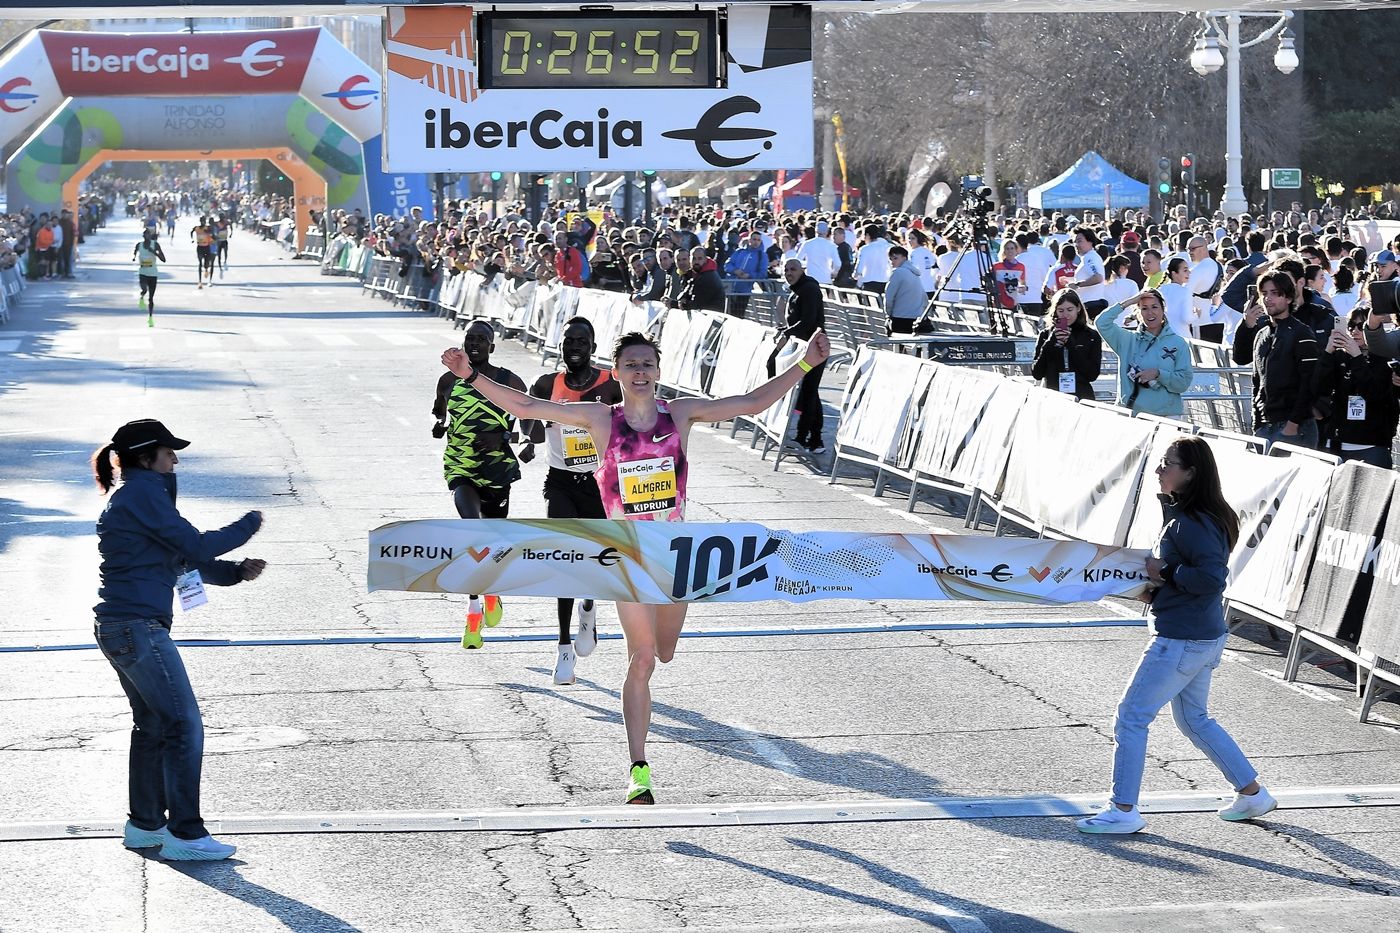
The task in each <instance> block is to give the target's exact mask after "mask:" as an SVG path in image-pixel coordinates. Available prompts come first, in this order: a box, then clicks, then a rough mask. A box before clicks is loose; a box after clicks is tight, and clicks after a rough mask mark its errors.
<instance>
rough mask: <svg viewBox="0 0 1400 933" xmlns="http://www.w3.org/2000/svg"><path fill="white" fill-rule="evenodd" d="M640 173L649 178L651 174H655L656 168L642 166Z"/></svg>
mask: <svg viewBox="0 0 1400 933" xmlns="http://www.w3.org/2000/svg"><path fill="white" fill-rule="evenodd" d="M642 174H643V175H645V176H646V177H648V178H651V177H652V176H653V175H655V174H656V169H654V168H644V169H642Z"/></svg>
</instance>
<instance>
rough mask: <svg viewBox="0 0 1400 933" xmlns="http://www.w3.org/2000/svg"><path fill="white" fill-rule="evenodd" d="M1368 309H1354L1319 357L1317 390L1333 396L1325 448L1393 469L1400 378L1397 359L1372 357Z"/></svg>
mask: <svg viewBox="0 0 1400 933" xmlns="http://www.w3.org/2000/svg"><path fill="white" fill-rule="evenodd" d="M1367 313H1368V312H1367V311H1366V309H1364V308H1361V309H1358V310H1354V311H1352V312H1351V314H1350V315H1348V316H1347V319H1346V323H1345V325H1344V327H1343V328H1339V329H1336V330H1333V331H1332V333H1331V336H1330V338H1329V339H1328V342H1327V352H1325V353H1323V354H1321V355H1320V356H1319V358H1318V361H1317V388H1318V394H1319V395H1324V396H1330V397H1331V399H1332V417H1331V418H1330V419H1328V421H1327V425H1326V434H1325V437H1324V438H1323V440H1324V441H1325V447H1326V449H1327V450H1328V451H1329V452H1331V453H1333V454H1336V455H1337V456H1339V457H1341V458H1342V459H1343V460H1358V461H1360V462H1362V463H1369V464H1371V465H1372V466H1377V467H1380V468H1381V469H1383V470H1389V469H1392V468H1393V467H1394V463H1393V459H1392V457H1391V453H1390V448H1391V444H1392V443H1393V442H1394V440H1395V428H1396V424H1397V423H1400V378H1397V373H1396V372H1394V371H1393V367H1400V363H1397V361H1395V360H1385V359H1382V358H1381V357H1378V356H1373V355H1372V354H1370V353H1369V352H1367V350H1366V341H1365V339H1364V338H1363V336H1362V333H1363V330H1364V329H1365V326H1366V316H1367Z"/></svg>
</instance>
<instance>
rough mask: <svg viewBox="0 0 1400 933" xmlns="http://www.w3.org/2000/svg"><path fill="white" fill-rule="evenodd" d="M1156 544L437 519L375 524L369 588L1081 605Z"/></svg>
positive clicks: (1132, 587) (1134, 588)
mask: <svg viewBox="0 0 1400 933" xmlns="http://www.w3.org/2000/svg"><path fill="white" fill-rule="evenodd" d="M1145 557H1146V555H1145V553H1144V552H1142V551H1133V550H1127V549H1122V548H1110V547H1101V546H1097V545H1093V544H1086V543H1083V542H1079V541H1047V540H1041V539H1030V538H1027V539H1017V538H988V537H982V536H971V535H968V536H963V535H919V534H860V533H856V532H806V533H799V532H791V531H781V530H775V529H769V528H766V527H764V526H762V525H754V524H747V523H724V524H701V523H688V522H629V521H608V520H598V519H539V520H529V521H527V520H521V521H515V520H508V519H471V520H464V519H433V520H427V521H413V522H395V523H393V524H390V525H384V526H383V527H380V528H376V529H375V530H373V531H371V532H370V535H369V589H370V590H404V591H410V592H416V593H498V594H501V595H515V596H574V597H589V598H593V599H607V600H614V601H620V602H639V603H658V604H660V603H676V602H695V601H700V600H709V601H713V602H756V601H759V600H765V599H780V600H784V601H787V602H807V601H809V600H815V599H918V600H938V601H942V600H984V601H985V600H991V601H1013V602H1032V603H1070V602H1083V601H1093V600H1098V599H1102V598H1104V597H1106V596H1135V595H1137V594H1138V593H1140V592H1142V591H1143V590H1144V588H1145V585H1146V565H1145Z"/></svg>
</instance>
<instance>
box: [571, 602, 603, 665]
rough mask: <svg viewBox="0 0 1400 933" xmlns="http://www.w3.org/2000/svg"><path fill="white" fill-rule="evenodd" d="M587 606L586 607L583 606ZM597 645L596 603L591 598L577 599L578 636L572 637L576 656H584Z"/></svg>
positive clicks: (591, 651) (590, 652)
mask: <svg viewBox="0 0 1400 933" xmlns="http://www.w3.org/2000/svg"><path fill="white" fill-rule="evenodd" d="M584 607H587V608H584ZM596 647H598V604H597V603H596V602H594V601H593V600H591V599H580V600H579V601H578V637H577V638H575V639H574V650H575V651H577V652H578V656H579V657H581V658H586V657H588V656H589V655H590V654H592V653H593V649H594V648H596Z"/></svg>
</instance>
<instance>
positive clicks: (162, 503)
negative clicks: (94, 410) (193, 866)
mask: <svg viewBox="0 0 1400 933" xmlns="http://www.w3.org/2000/svg"><path fill="white" fill-rule="evenodd" d="M189 443H190V442H189V441H185V440H181V439H180V438H178V437H176V436H175V435H173V434H171V433H170V431H169V430H168V429H167V428H166V427H165V425H163V424H161V423H160V422H159V421H156V420H154V419H151V418H147V419H143V420H141V421H132V422H130V423H128V424H124V425H122V426H121V427H120V428H118V429H117V433H116V434H114V435H112V441H111V443H109V444H104V445H103V446H102V447H101V448H99V449H98V450H97V452H96V453H94V454H93V456H92V468H93V476H94V478H95V479H96V480H97V485H98V487H100V488H101V490H102V492H103V493H104V494H106V493H111V495H110V496H108V498H107V505H106V507H105V508H104V509H103V510H102V516H101V517H100V518H98V520H97V548H98V551H99V554H100V556H101V559H102V563H101V567H100V568H99V574H100V577H101V582H100V583H99V585H98V590H97V594H98V599H99V602H98V603H97V605H96V606H95V607H93V608H94V611H95V613H96V617H97V622H96V626H95V634H96V636H97V645H98V647H99V648H101V649H102V653H103V655H105V656H106V658H107V660H108V661H109V662H111V665H112V667H113V668H115V669H116V672H117V677H118V678H119V679H120V680H121V685H122V690H124V691H125V692H126V696H127V699H128V700H129V701H130V702H131V714H132V717H133V719H134V720H135V726H134V728H133V729H132V731H131V756H130V774H129V776H128V791H129V796H130V802H131V812H130V818H129V819H128V820H127V823H126V828H125V830H124V832H123V833H122V843H123V844H124V845H125V846H126V847H127V848H128V849H142V848H149V847H152V846H159V847H160V849H161V855H162V856H163V857H164V858H167V859H177V860H214V859H224V858H228V857H229V856H230V855H232V854H233V853H234V847H233V846H231V845H227V844H225V843H222V842H219V841H218V840H216V839H214V838H213V837H212V836H210V835H209V833H208V832H207V831H206V830H205V828H204V820H203V818H202V817H201V816H200V814H199V778H200V770H201V768H202V765H203V757H204V724H203V723H202V722H201V720H200V715H199V704H198V703H197V702H196V700H195V696H194V690H193V689H192V688H191V687H190V681H189V677H188V675H186V673H185V665H184V663H183V662H182V661H181V660H180V653H179V651H178V650H176V648H175V643H174V642H173V641H172V640H171V638H170V626H171V623H172V621H173V620H172V615H171V596H172V592H173V591H175V590H176V589H177V587H178V590H179V594H180V601H181V607H182V608H183V609H186V610H189V609H193V608H195V607H196V606H199V605H202V604H203V603H204V602H206V601H207V598H206V597H205V595H204V584H205V583H210V584H214V585H217V586H232V585H233V584H235V583H240V582H242V581H244V580H255V579H257V577H258V575H259V574H261V573H262V571H263V568H264V567H266V566H267V565H266V562H265V561H261V560H254V559H252V558H247V559H244V560H242V561H238V562H234V561H228V560H216V558H217V557H218V556H219V555H221V554H225V553H227V552H229V551H232V550H233V549H234V548H238V547H242V546H243V545H244V544H245V543H246V542H247V541H248V539H249V538H251V537H252V536H253V535H254V534H256V533H257V531H258V529H259V528H260V527H261V526H262V513H261V512H249V513H247V514H246V515H244V516H243V517H242V518H240V519H239V520H238V521H236V522H234V523H233V524H232V525H229V526H228V527H226V528H220V529H219V530H218V531H208V532H201V531H200V530H199V529H197V528H195V527H194V526H193V525H191V524H190V523H189V522H187V521H186V520H185V519H184V518H182V517H181V516H180V513H179V512H178V511H176V509H175V465H176V464H177V463H179V462H180V460H179V457H177V456H176V454H175V451H177V450H184V449H185V448H186V447H188V446H189ZM118 473H119V474H120V479H121V483H120V485H116V480H117V476H116V474H118ZM114 485H116V488H115V491H114V490H113V486H114Z"/></svg>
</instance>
